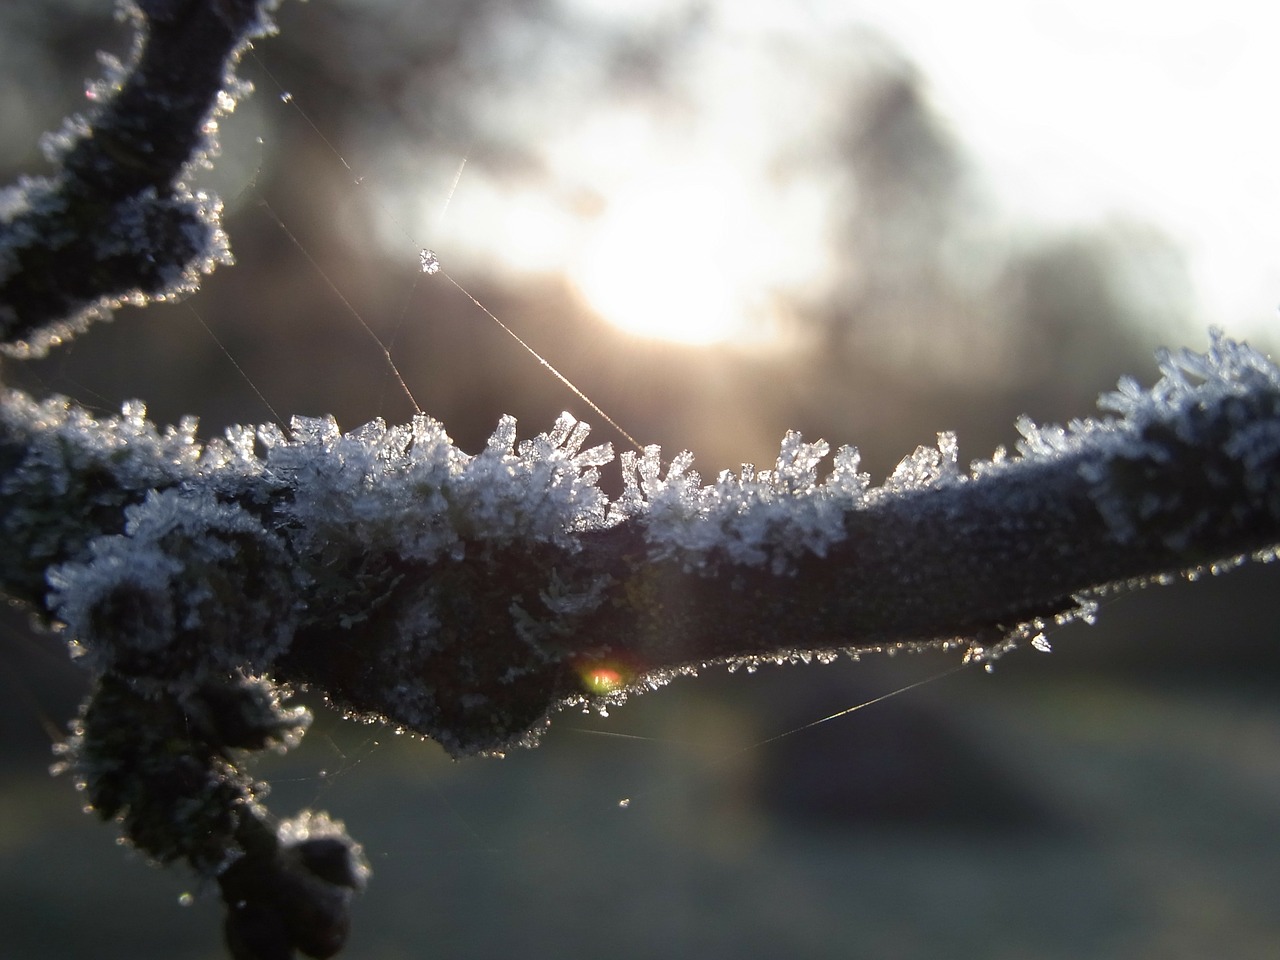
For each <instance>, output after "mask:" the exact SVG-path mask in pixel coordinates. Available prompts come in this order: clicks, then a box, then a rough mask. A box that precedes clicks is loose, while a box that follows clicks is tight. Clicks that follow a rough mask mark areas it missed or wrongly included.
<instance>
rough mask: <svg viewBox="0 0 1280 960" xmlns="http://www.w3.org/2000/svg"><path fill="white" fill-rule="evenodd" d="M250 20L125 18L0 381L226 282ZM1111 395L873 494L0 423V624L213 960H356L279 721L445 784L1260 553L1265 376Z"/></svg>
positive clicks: (17, 301) (921, 466)
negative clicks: (785, 673) (602, 713)
mask: <svg viewBox="0 0 1280 960" xmlns="http://www.w3.org/2000/svg"><path fill="white" fill-rule="evenodd" d="M270 6H271V4H269V3H268V4H262V5H260V6H259V5H255V4H252V3H249V2H246V0H171V2H159V0H157V2H150V3H145V4H140V5H139V6H138V7H135V8H132V10H133V16H134V18H135V20H136V22H137V23H138V24H139V27H140V28H145V31H146V38H145V41H144V42H142V43H141V44H140V46H139V50H138V53H137V56H136V57H135V64H134V67H133V71H132V73H131V74H130V75H129V76H128V78H127V79H124V80H123V81H122V82H121V83H120V85H119V89H118V90H116V91H115V92H114V95H113V96H112V97H111V98H110V99H109V100H108V101H107V102H106V103H105V104H104V105H103V106H102V107H101V108H100V110H99V112H98V113H96V114H95V115H94V116H92V117H91V118H90V119H89V120H87V121H77V122H75V123H72V124H71V126H70V127H69V130H70V131H71V132H70V133H69V134H68V135H67V137H66V139H65V142H64V143H63V145H62V148H61V150H60V162H61V166H60V168H59V172H58V174H57V175H56V176H55V177H53V178H51V179H49V180H46V181H39V182H29V183H25V184H23V185H20V186H19V187H17V188H15V189H14V191H13V192H12V193H11V195H10V196H9V198H8V199H7V201H6V204H5V206H4V213H5V216H4V219H3V223H2V224H0V251H3V254H4V255H3V258H0V268H2V270H3V273H2V275H0V329H2V330H3V333H4V339H5V341H6V343H7V345H8V347H9V349H11V350H12V351H14V352H16V353H19V354H24V353H32V352H35V351H37V350H39V349H43V348H44V347H47V346H49V345H51V344H53V343H56V342H57V341H59V340H61V339H65V338H66V337H69V336H72V335H74V334H76V333H78V332H80V331H81V330H82V329H83V327H84V325H85V322H86V319H87V318H88V317H90V316H91V315H93V314H94V313H95V312H97V311H101V310H102V309H103V308H104V305H107V304H109V303H110V302H112V301H113V300H119V299H121V298H133V299H135V300H144V299H146V298H147V297H150V296H171V295H174V294H176V293H178V292H180V291H181V290H183V289H187V288H189V287H190V286H191V285H193V284H194V283H195V280H196V278H197V276H198V274H199V273H200V272H201V271H202V270H204V269H206V268H207V267H208V266H209V265H210V264H212V263H214V262H216V261H219V260H225V259H226V252H225V246H224V245H223V240H222V238H221V234H220V231H219V230H218V228H217V222H216V209H217V207H216V203H215V202H213V201H201V200H198V199H196V198H193V197H191V196H190V195H188V194H186V193H185V188H184V187H182V186H181V177H182V171H183V170H184V169H185V167H186V166H187V165H188V164H190V163H192V162H195V161H196V159H197V158H198V154H199V153H200V151H202V150H204V149H205V148H206V140H205V138H206V131H207V130H208V129H209V122H210V119H211V118H212V117H213V116H214V115H215V114H216V113H217V111H218V110H220V109H224V108H225V107H226V105H227V102H224V98H227V97H230V96H231V95H232V93H233V92H234V90H235V86H234V80H233V78H232V76H231V66H232V65H233V64H234V62H235V59H236V57H237V55H238V53H239V51H240V50H242V49H243V47H244V45H245V43H246V42H247V41H248V39H249V38H250V37H253V36H257V35H261V34H263V33H265V32H267V31H268V30H269V29H270V25H269V21H268V20H267V19H266V17H267V13H268V8H269V7H270ZM1160 366H1161V372H1162V379H1161V380H1160V381H1159V382H1158V383H1157V384H1156V385H1155V386H1154V387H1153V388H1152V389H1150V390H1143V389H1140V388H1139V387H1138V386H1137V385H1136V383H1134V382H1131V381H1127V380H1126V381H1124V382H1122V383H1121V385H1120V388H1119V390H1118V391H1117V392H1116V393H1114V394H1111V395H1109V396H1108V397H1105V398H1103V401H1102V410H1101V417H1100V418H1099V419H1096V420H1087V421H1082V422H1078V423H1073V424H1072V425H1071V426H1069V427H1068V428H1065V429H1059V428H1040V427H1036V426H1035V425H1033V424H1031V423H1030V422H1029V421H1026V422H1023V423H1021V424H1020V425H1019V426H1020V430H1021V432H1022V434H1023V438H1024V439H1023V441H1022V442H1021V443H1020V445H1019V448H1018V450H1017V451H1016V452H1015V453H1014V454H1012V455H1005V454H1004V453H1000V454H999V455H998V456H997V457H996V458H995V459H993V460H991V461H987V462H981V463H976V464H974V465H972V467H970V468H964V467H962V466H961V464H960V463H959V460H958V454H957V447H956V443H955V439H954V437H952V436H950V435H949V434H942V435H940V436H939V442H938V446H937V447H936V448H921V449H918V450H917V451H916V452H915V453H914V454H912V455H911V456H909V457H907V458H905V459H904V460H903V461H902V463H901V464H900V466H899V467H898V469H897V471H895V473H894V474H893V475H892V476H891V477H890V478H889V479H888V480H887V481H886V482H885V483H884V484H883V485H881V486H878V487H873V486H872V485H871V484H870V480H869V477H868V476H867V475H866V474H864V473H861V472H859V469H858V456H857V453H856V451H854V450H853V449H852V448H842V449H841V450H839V451H838V452H837V453H836V455H835V460H834V465H833V466H832V467H830V468H829V469H827V470H826V471H825V473H820V464H821V463H822V461H823V459H824V457H826V455H827V454H828V452H829V451H828V448H827V445H826V444H825V443H822V442H818V443H806V442H805V441H804V440H803V439H802V438H801V437H800V436H799V435H798V434H788V436H787V437H786V438H785V439H784V440H783V443H782V446H781V450H780V453H779V456H778V459H777V461H776V463H774V464H773V465H772V466H771V467H770V468H769V469H767V470H760V471H757V470H755V469H754V468H752V467H743V469H742V470H741V472H740V473H738V474H724V475H722V476H721V477H719V478H718V479H717V480H716V481H715V482H714V483H711V484H708V485H703V483H702V481H701V479H700V478H699V477H698V475H697V474H696V473H695V472H693V470H692V469H691V467H692V461H691V458H690V457H689V456H688V455H687V454H681V455H679V456H677V457H676V458H675V459H674V460H672V461H670V462H664V461H663V460H662V457H661V454H660V451H659V450H658V449H657V448H656V447H650V448H647V449H646V450H645V451H644V453H643V454H642V455H639V456H637V455H636V454H632V453H627V454H624V455H623V457H622V466H623V472H624V477H625V480H626V490H625V492H624V494H623V495H622V496H621V497H620V498H619V499H617V500H615V501H610V500H609V498H608V497H606V496H605V494H604V493H603V492H602V491H601V490H600V488H599V487H598V485H597V480H598V471H599V468H600V467H602V466H604V465H605V464H608V463H610V462H611V461H612V459H613V452H612V450H611V448H610V447H609V446H608V445H607V444H606V445H603V446H599V447H593V448H585V441H586V438H587V432H588V431H587V428H586V427H585V425H583V424H579V423H577V422H576V421H575V420H573V418H572V417H570V416H569V415H567V414H565V415H563V416H562V417H561V419H560V420H559V421H558V422H557V423H556V424H555V425H554V426H553V427H552V429H550V430H549V431H548V432H546V433H544V434H541V435H539V436H536V437H534V438H532V439H529V440H525V441H522V442H517V439H516V424H515V422H514V420H511V419H504V420H503V421H502V422H501V423H500V424H499V425H498V427H497V429H496V430H495V432H494V434H493V436H492V438H491V439H490V441H489V444H488V446H487V447H486V449H485V450H484V451H482V452H480V453H479V454H476V455H474V456H473V455H468V454H466V453H464V452H462V451H461V450H459V449H458V448H456V447H455V446H454V445H453V443H452V442H451V441H450V439H449V437H448V436H447V434H446V433H445V431H444V428H443V426H442V425H441V424H439V423H436V422H435V421H433V420H431V419H430V418H428V417H425V416H419V417H417V418H415V420H414V421H413V422H412V423H411V424H408V425H404V426H398V427H387V426H385V425H384V424H382V423H381V422H374V423H371V424H368V425H366V426H365V427H363V428H361V429H359V430H356V431H354V432H351V433H348V434H342V433H340V432H339V430H338V429H337V426H336V424H335V423H334V422H333V421H332V420H306V419H295V420H294V421H293V424H292V427H291V429H290V430H289V432H288V433H286V432H285V431H283V430H281V429H280V428H278V427H275V426H270V425H268V426H260V427H257V428H237V429H233V430H230V431H228V433H227V435H226V436H225V438H222V439H215V440H212V441H209V442H207V443H201V442H200V441H198V440H197V439H196V435H195V424H194V422H193V421H184V422H183V423H181V424H180V425H179V426H178V427H176V428H169V429H168V430H166V431H164V432H160V431H158V430H157V429H156V427H155V426H154V425H153V424H151V423H150V422H149V421H148V420H147V419H146V417H145V409H144V408H143V406H142V405H141V404H139V403H131V404H127V405H126V406H125V408H124V410H123V411H122V413H121V415H120V416H119V417H113V418H102V419H98V418H94V417H92V416H90V415H89V414H88V413H87V412H86V411H84V410H83V409H81V408H79V407H78V406H76V405H74V404H73V403H71V402H70V401H67V400H65V399H63V398H52V399H48V400H45V401H36V400H33V399H31V398H30V397H28V396H26V395H25V394H22V393H19V392H17V391H9V392H8V393H6V394H5V395H4V397H3V402H2V404H0V478H2V480H0V518H3V523H4V529H5V547H4V550H3V551H0V583H2V585H3V590H4V592H5V593H6V594H7V595H9V596H10V597H12V598H15V599H18V600H21V601H23V602H24V603H25V604H26V605H28V606H29V607H30V608H31V609H32V610H33V611H35V612H36V613H37V614H38V615H39V616H40V617H41V618H42V619H43V620H44V622H45V623H46V624H47V625H49V626H50V627H51V628H54V629H58V630H62V631H64V632H65V634H66V636H67V638H68V640H69V641H70V643H71V647H72V651H73V653H75V654H76V655H77V656H79V657H80V658H81V659H82V661H83V662H84V664H85V665H86V667H87V668H88V669H90V670H91V671H92V672H93V674H94V676H95V678H96V681H97V687H96V689H95V692H94V694H93V696H92V697H91V698H90V699H89V701H88V702H87V703H86V704H85V706H84V708H83V711H82V714H81V717H80V719H79V721H78V722H77V724H76V727H75V729H74V731H73V736H72V737H71V739H70V740H69V741H68V742H67V744H66V745H64V746H63V748H62V753H63V755H64V766H65V768H66V769H68V770H70V771H73V772H74V773H75V775H76V776H78V777H79V778H81V779H82V780H83V782H84V784H85V786H86V789H87V791H88V797H89V798H90V801H91V803H92V805H93V806H94V808H95V809H96V810H97V811H98V812H99V813H100V814H101V815H102V816H103V817H104V818H106V819H112V818H119V819H120V820H121V822H122V824H123V829H124V831H125V833H126V835H127V836H128V837H129V838H130V839H131V840H132V841H133V842H134V843H135V844H137V845H138V846H139V847H140V848H141V849H143V850H144V851H146V853H147V854H148V855H149V856H151V857H153V858H155V859H156V860H158V861H160V862H165V863H167V862H172V861H177V860H185V861H186V862H188V863H189V864H190V865H191V866H192V867H193V868H195V869H196V870H197V871H199V872H200V873H201V874H203V875H205V876H208V877H214V878H216V879H217V881H218V884H219V886H220V889H221V891H222V894H223V898H224V900H225V901H226V904H227V921H226V935H227V941H228V944H229V946H230V949H231V951H232V954H233V955H234V956H236V957H281V956H289V955H291V954H292V952H293V951H294V950H301V951H302V952H303V953H305V954H307V955H308V956H313V957H324V956H330V955H332V954H333V953H334V952H336V951H337V950H338V949H340V947H341V945H342V943H343V942H344V940H345V936H346V930H347V926H348V911H349V904H350V900H351V898H352V895H353V894H354V892H355V891H358V890H359V889H361V888H362V887H363V885H364V882H365V878H366V875H367V872H368V870H367V866H366V865H365V864H364V862H363V859H362V856H361V853H360V850H359V847H358V846H357V845H356V844H355V843H354V842H353V841H352V840H351V839H350V838H348V837H347V836H346V834H345V832H344V831H343V829H342V827H341V825H340V824H338V823H336V822H335V821H331V820H329V819H328V818H327V817H326V816H325V815H323V814H314V813H311V812H309V811H306V812H303V813H302V814H300V815H299V816H297V817H295V818H293V819H291V820H287V821H284V822H282V823H277V822H275V821H274V820H273V819H272V818H271V816H270V815H269V814H268V813H267V811H266V810H265V808H263V807H262V806H261V804H260V803H259V802H258V800H257V799H256V797H255V784H254V782H253V780H252V778H250V777H249V776H248V775H247V774H246V773H245V772H244V771H243V766H244V760H245V759H246V758H247V757H248V756H250V755H251V754H252V753H254V752H256V751H261V750H264V749H283V748H285V747H288V746H290V745H291V744H293V743H295V742H296V741H297V740H298V739H299V738H300V737H301V735H302V734H303V732H304V730H305V728H306V725H307V722H308V720H309V717H308V716H307V714H306V712H305V711H304V710H302V709H300V708H289V707H287V706H286V705H285V701H286V700H287V697H288V692H289V685H290V684H307V685H310V686H313V687H316V688H319V689H322V690H323V691H325V692H326V693H327V694H328V695H329V696H331V697H332V698H333V699H334V700H335V701H337V702H338V703H339V704H341V705H342V706H344V707H345V708H346V709H347V710H349V711H350V712H351V713H353V714H358V715H363V716H369V717H377V718H381V719H383V720H386V721H388V722H391V723H394V724H397V725H399V726H402V727H404V728H406V729H409V730H412V731H414V732H416V733H419V734H422V735H424V736H429V737H432V738H434V739H436V740H438V741H439V742H440V743H442V744H443V745H444V746H445V747H446V749H448V750H449V751H450V752H451V753H452V754H454V755H455V756H462V755H466V754H471V753H477V752H500V751H503V750H506V749H508V748H510V747H512V746H516V745H522V744H532V743H533V742H535V741H536V739H537V736H538V734H539V733H540V732H541V730H542V729H543V728H544V727H545V725H546V723H547V722H548V718H549V717H550V715H551V714H552V713H553V712H554V711H555V710H557V709H559V708H561V707H563V706H565V705H566V704H575V705H581V704H583V703H594V704H596V705H600V706H604V705H608V704H612V703H614V702H616V701H618V700H620V699H621V698H623V697H625V696H627V695H628V694H631V693H636V692H641V691H643V690H646V689H650V688H653V687H655V686H658V685H660V684H662V683H663V682H664V681H665V680H666V679H668V678H669V677H671V676H673V675H675V674H677V673H680V672H688V671H693V670H696V669H698V668H700V667H701V666H703V665H706V664H709V663H724V662H741V661H747V662H751V661H757V660H762V659H771V660H780V661H781V660H788V659H807V658H809V657H812V656H818V657H824V658H825V657H828V656H834V655H836V654H838V653H839V652H841V651H853V652H864V651H873V650H885V649H889V648H901V647H907V648H918V647H925V646H941V647H955V648H958V649H960V650H962V651H963V655H964V656H965V657H967V658H968V659H970V660H977V661H985V660H990V659H994V658H996V657H998V656H1000V655H1001V654H1002V653H1004V652H1005V651H1006V650H1008V649H1009V648H1011V647H1012V646H1014V645H1016V644H1018V643H1020V642H1025V641H1031V642H1036V641H1038V639H1039V637H1040V632H1041V630H1042V629H1043V628H1044V627H1045V626H1046V625H1047V624H1049V623H1052V622H1055V621H1056V622H1063V621H1065V620H1068V619H1073V618H1077V617H1085V618H1089V617H1091V616H1092V609H1093V600H1092V598H1093V597H1095V596H1096V595H1098V594H1099V593H1101V592H1105V591H1109V590H1114V589H1119V588H1125V587H1133V586H1141V585H1146V584H1150V583H1158V582H1163V581H1165V580H1167V579H1169V578H1170V577H1172V576H1174V575H1177V574H1178V573H1182V572H1188V571H1195V570H1198V569H1200V568H1203V567H1206V566H1230V565H1233V564H1236V563H1239V562H1241V561H1242V560H1243V559H1245V558H1248V557H1251V556H1255V557H1266V558H1270V556H1271V554H1272V551H1273V549H1274V548H1275V546H1276V545H1277V544H1280V483H1278V482H1277V479H1276V478H1277V477H1280V470H1278V469H1277V468H1278V467H1280V462H1278V461H1280V369H1277V368H1276V367H1275V366H1274V365H1272V364H1271V363H1270V362H1269V361H1268V360H1267V359H1266V358H1264V357H1262V356H1261V355H1260V354H1258V353H1256V352H1254V351H1252V350H1251V349H1249V348H1248V347H1247V346H1244V345H1241V344H1238V343H1234V342H1232V341H1230V340H1227V339H1226V338H1225V337H1223V336H1221V335H1219V334H1214V335H1213V336H1212V339H1211V343H1210V345H1209V348H1208V350H1207V351H1206V352H1205V353H1203V354H1193V353H1189V352H1183V353H1179V354H1165V355H1162V356H1161V358H1160Z"/></svg>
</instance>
